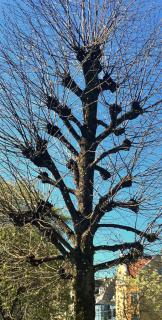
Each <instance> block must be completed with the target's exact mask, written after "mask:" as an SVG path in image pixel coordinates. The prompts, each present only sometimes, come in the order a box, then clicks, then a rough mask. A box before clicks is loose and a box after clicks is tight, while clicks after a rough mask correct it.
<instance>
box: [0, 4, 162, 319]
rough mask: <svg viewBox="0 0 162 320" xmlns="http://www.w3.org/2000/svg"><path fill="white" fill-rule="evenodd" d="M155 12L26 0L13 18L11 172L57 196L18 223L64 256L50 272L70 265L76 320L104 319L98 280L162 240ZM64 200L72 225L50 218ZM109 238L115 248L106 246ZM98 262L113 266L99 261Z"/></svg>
mask: <svg viewBox="0 0 162 320" xmlns="http://www.w3.org/2000/svg"><path fill="white" fill-rule="evenodd" d="M146 9H147V10H146ZM157 11H158V10H156V8H154V7H153V6H150V5H148V4H147V3H146V2H145V1H144V2H143V3H142V4H141V2H140V1H136V2H134V1H124V0H122V1H115V0H113V1H110V0H101V1H100V0H95V1H91V0H78V1H75V2H72V1H70V0H66V1H62V0H57V1H51V0H41V1H40V0H39V1H37V0H26V1H25V4H22V5H20V4H17V6H16V7H15V10H13V13H12V14H7V11H6V19H5V22H4V24H3V38H2V41H1V46H0V65H1V77H0V105H1V111H0V112H1V120H0V121H1V127H0V144H1V152H2V153H1V154H2V161H3V162H2V165H3V167H4V168H6V167H7V166H8V167H9V168H10V170H11V169H12V171H14V169H15V172H19V173H20V172H21V174H22V175H24V177H29V176H31V178H32V179H33V178H34V179H38V180H39V186H40V184H41V183H42V184H43V186H44V190H47V189H45V188H46V187H47V186H48V185H49V186H51V189H50V190H53V193H52V195H51V193H50V198H49V197H47V201H44V200H42V201H41V203H39V205H38V206H37V207H35V209H34V210H26V211H25V210H24V211H23V212H21V213H17V212H14V211H11V212H9V217H10V219H12V222H13V223H14V224H15V225H18V226H23V225H25V224H27V223H31V224H32V225H34V226H35V227H36V228H37V229H38V230H39V231H40V233H42V234H43V235H44V236H45V237H46V238H47V239H48V240H49V241H50V242H51V243H52V244H54V246H55V247H56V248H57V249H58V250H59V252H60V254H59V255H58V256H56V255H54V256H53V257H51V256H50V257H44V261H45V262H46V263H47V262H48V260H49V261H51V260H52V259H53V260H55V259H59V260H60V259H62V260H65V261H69V262H70V263H71V266H72V267H71V270H72V272H71V275H70V276H69V278H71V277H72V278H73V290H74V319H77V320H87V319H88V320H94V317H95V297H94V286H95V283H94V275H95V272H97V271H99V270H105V269H107V268H110V267H112V266H114V265H117V264H119V263H122V262H123V261H124V262H127V261H130V260H133V259H136V258H137V257H139V256H140V255H143V254H144V247H145V246H146V245H148V244H150V243H152V242H154V241H156V240H158V239H159V233H160V229H159V224H158V218H159V217H160V213H158V211H157V210H158V207H159V202H158V199H159V198H158V196H159V183H160V180H159V176H160V172H161V171H160V165H159V161H158V150H159V149H158V148H159V141H160V139H159V111H160V102H161V100H160V80H159V74H160V70H159V61H160V46H159V26H158V21H159V19H158V12H157ZM15 175H16V174H15ZM57 190H58V191H57ZM61 197H62V200H59V201H60V205H61V206H62V205H63V204H64V207H65V212H67V213H68V214H69V215H70V216H71V219H72V223H70V224H69V223H66V222H65V221H64V220H63V219H62V218H61V217H60V216H59V214H57V213H55V212H53V211H52V208H53V203H55V202H56V201H58V199H61ZM155 199H156V201H154V200H155ZM57 226H59V227H60V228H61V230H62V233H61V234H60V233H59V232H58V231H57ZM103 228H104V230H105V232H106V233H107V236H106V240H105V241H104V242H102V243H101V241H98V243H97V244H96V241H95V239H96V238H95V235H96V233H97V234H99V235H101V234H102V230H103ZM126 233H131V234H134V237H133V239H134V240H133V241H129V239H130V238H129V237H127V235H126ZM114 241H115V242H114ZM100 251H104V252H111V253H113V254H112V255H111V257H112V256H113V258H110V259H109V257H110V256H108V259H107V261H104V262H100V263H97V262H95V259H94V257H95V253H97V252H100ZM121 252H122V256H121V255H120V253H121ZM42 259H43V258H42ZM34 260H35V262H36V263H37V264H39V257H33V258H32V261H30V262H32V263H34ZM41 263H43V260H41Z"/></svg>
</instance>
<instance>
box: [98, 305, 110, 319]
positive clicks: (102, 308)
mask: <svg viewBox="0 0 162 320" xmlns="http://www.w3.org/2000/svg"><path fill="white" fill-rule="evenodd" d="M95 309H96V317H95V320H111V319H112V313H111V309H110V306H109V305H108V304H98V305H96V308H95Z"/></svg>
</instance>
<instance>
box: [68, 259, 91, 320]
mask: <svg viewBox="0 0 162 320" xmlns="http://www.w3.org/2000/svg"><path fill="white" fill-rule="evenodd" d="M78 258H79V257H78ZM73 290H74V320H94V319H95V280H94V272H93V258H92V253H91V257H90V256H89V257H88V259H87V256H86V257H85V258H84V256H82V255H80V259H78V261H77V266H76V273H75V276H74V283H73Z"/></svg>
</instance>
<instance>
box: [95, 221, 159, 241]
mask: <svg viewBox="0 0 162 320" xmlns="http://www.w3.org/2000/svg"><path fill="white" fill-rule="evenodd" d="M98 228H117V229H122V230H126V231H130V232H133V233H135V234H138V235H139V236H140V237H141V238H146V239H147V241H148V242H154V241H155V240H157V239H158V235H157V234H156V233H147V232H144V231H142V230H138V229H137V228H133V227H130V226H125V225H120V224H115V223H101V224H99V225H98Z"/></svg>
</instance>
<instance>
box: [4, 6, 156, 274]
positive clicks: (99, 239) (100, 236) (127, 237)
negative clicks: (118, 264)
mask: <svg viewBox="0 0 162 320" xmlns="http://www.w3.org/2000/svg"><path fill="white" fill-rule="evenodd" d="M3 3H5V4H7V5H8V4H14V1H13V0H10V1H4V2H3V1H1V2H0V7H1V8H2V7H3ZM18 3H20V4H22V1H20V0H19V1H18ZM150 4H155V5H156V6H159V5H160V1H159V0H158V1H156V2H153V1H145V5H146V7H147V6H149V5H150ZM11 15H12V12H11ZM157 17H158V16H156V19H157ZM0 19H1V21H3V18H2V11H0ZM141 23H142V22H141ZM152 23H153V22H152ZM109 98H110V96H109ZM110 99H111V98H110ZM105 147H106V145H105ZM160 151H161V147H160V146H159V147H158V148H156V150H155V154H154V155H152V156H151V157H152V158H151V159H152V160H151V159H150V161H151V162H152V163H153V162H154V158H156V157H157V154H159V153H160ZM148 152H149V153H150V154H151V150H150V149H149V148H148V149H147V153H148ZM145 158H148V157H147V154H146V153H143V156H142V159H143V160H142V161H143V162H142V164H141V165H140V170H142V169H144V168H145V162H144V159H145ZM58 160H59V161H60V155H59V154H58ZM68 179H69V178H68ZM69 181H70V180H68V182H69ZM39 186H40V184H39ZM106 188H107V186H106V185H104V184H103V187H102V193H105V191H106ZM42 190H43V191H44V189H42ZM45 191H46V192H48V191H49V190H48V189H45ZM129 193H130V190H129V191H128V193H126V194H125V195H127V196H128V194H129ZM51 198H52V200H54V203H55V204H56V206H57V205H58V204H59V205H58V206H59V207H63V203H62V200H61V197H60V195H59V193H58V192H57V191H54V193H53V194H52V197H51ZM156 201H159V199H157V200H156ZM152 212H153V211H152ZM137 220H138V226H139V227H141V228H142V227H144V226H145V225H147V224H148V220H147V219H146V217H143V216H141V215H140V214H139V216H138V219H137V216H135V215H134V214H132V213H130V214H129V215H127V218H125V212H124V211H123V210H121V211H118V210H116V211H115V216H114V212H112V213H108V214H107V215H106V216H105V217H104V222H113V223H114V222H118V223H121V224H122V222H123V221H124V222H125V221H126V223H127V225H130V224H132V221H134V223H133V225H135V224H136V223H137ZM121 237H122V238H124V241H133V240H134V236H133V234H131V233H130V234H129V233H128V232H118V233H116V234H113V236H112V234H109V233H108V232H107V231H106V230H102V231H100V232H98V233H97V235H96V238H95V243H97V244H101V243H103V242H104V243H105V244H106V243H110V242H114V241H115V240H116V241H117V240H120V239H121ZM111 238H112V239H111ZM151 250H152V249H151ZM113 257H114V254H107V253H106V254H104V253H103V252H101V253H99V254H97V256H96V261H100V262H101V261H103V260H107V259H108V258H110V259H111V258H113ZM106 274H107V272H106ZM102 275H103V274H102Z"/></svg>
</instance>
